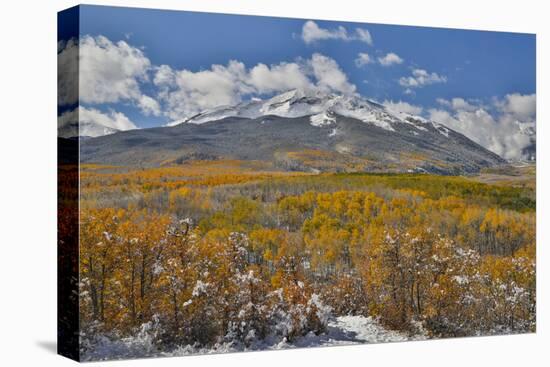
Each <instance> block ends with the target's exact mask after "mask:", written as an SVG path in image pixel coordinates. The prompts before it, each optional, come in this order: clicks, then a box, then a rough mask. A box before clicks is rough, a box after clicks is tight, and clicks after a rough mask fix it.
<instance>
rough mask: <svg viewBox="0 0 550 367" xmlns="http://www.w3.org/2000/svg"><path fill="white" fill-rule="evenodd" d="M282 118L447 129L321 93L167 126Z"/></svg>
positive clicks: (300, 93) (288, 95)
mask: <svg viewBox="0 0 550 367" xmlns="http://www.w3.org/2000/svg"><path fill="white" fill-rule="evenodd" d="M266 115H274V116H279V117H290V118H295V117H304V116H310V120H311V124H312V125H313V126H327V125H330V124H332V123H334V118H333V117H332V116H333V115H340V116H344V117H351V118H354V119H357V120H360V121H363V122H365V123H368V124H372V125H374V126H377V127H380V128H382V129H385V130H388V131H395V129H396V128H398V126H399V125H400V124H403V123H405V124H409V125H412V126H415V127H416V128H417V129H418V130H421V131H422V130H424V131H425V129H426V127H425V125H426V124H431V125H432V126H433V127H435V128H436V129H438V130H439V131H440V133H441V134H443V135H446V134H447V133H448V129H447V128H445V127H444V126H443V125H440V124H438V123H435V122H432V121H427V120H425V119H424V118H422V117H419V116H413V115H410V114H407V113H403V112H398V111H391V110H389V109H388V108H386V107H385V106H383V105H381V104H379V103H376V102H373V101H371V100H368V99H364V98H361V97H359V96H357V95H351V96H349V95H341V94H333V93H323V92H320V91H307V92H306V91H304V90H298V89H294V90H290V91H288V92H285V93H282V94H279V95H276V96H274V97H272V98H270V99H267V100H261V99H253V100H251V101H247V102H243V103H239V104H237V105H235V106H222V107H218V108H215V109H211V110H207V111H203V112H201V113H199V114H197V115H194V116H192V117H189V118H187V119H183V120H178V121H173V122H170V123H168V124H167V125H166V126H177V125H179V124H183V123H192V124H202V123H205V122H208V121H215V120H221V119H224V118H227V117H243V118H249V119H256V118H259V117H261V116H266Z"/></svg>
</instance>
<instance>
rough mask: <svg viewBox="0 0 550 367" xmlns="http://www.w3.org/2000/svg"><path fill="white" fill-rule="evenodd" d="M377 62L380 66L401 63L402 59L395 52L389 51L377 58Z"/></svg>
mask: <svg viewBox="0 0 550 367" xmlns="http://www.w3.org/2000/svg"><path fill="white" fill-rule="evenodd" d="M378 62H379V63H380V65H382V66H391V65H398V64H402V63H403V59H402V58H401V57H399V56H398V55H397V54H395V53H393V52H390V53H388V54H386V55H385V56H383V57H379V58H378Z"/></svg>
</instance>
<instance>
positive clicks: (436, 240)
mask: <svg viewBox="0 0 550 367" xmlns="http://www.w3.org/2000/svg"><path fill="white" fill-rule="evenodd" d="M217 164H218V168H219V165H220V163H217ZM232 164H235V163H232ZM197 170H199V171H197ZM205 170H206V168H204V167H203V168H201V169H199V168H197V166H192V167H191V168H189V172H188V174H187V175H186V173H185V169H184V168H181V167H179V168H164V169H155V170H152V171H147V170H141V171H137V172H128V171H125V172H123V173H120V172H117V171H116V169H114V168H105V167H103V168H102V167H99V168H98V167H88V168H86V169H84V171H83V175H82V177H81V180H82V183H81V188H82V198H83V205H82V208H81V213H80V314H81V319H80V322H81V326H82V329H83V330H84V331H83V336H84V339H85V340H86V343H84V348H93V345H94V340H95V339H94V338H99V337H105V336H106V337H113V338H115V337H122V336H131V335H136V334H138V333H139V332H140V330H142V329H143V327H144V325H148V326H149V327H150V328H152V329H153V331H154V336H155V338H154V340H155V343H156V344H155V345H156V347H158V349H159V350H162V349H163V348H167V347H174V346H178V345H188V344H190V345H201V346H212V345H215V344H216V343H221V342H228V341H230V342H234V343H241V344H242V345H244V346H248V345H250V344H251V343H254V342H255V341H257V340H261V339H263V338H266V337H273V336H277V337H279V338H281V339H283V338H286V340H288V341H292V340H294V339H296V338H299V337H300V336H303V335H306V334H307V333H310V332H313V333H316V334H319V333H323V332H324V331H325V328H326V326H327V320H328V318H329V317H332V316H335V315H365V316H373V317H377V318H378V319H379V320H380V321H381V322H382V323H384V324H385V325H386V326H387V327H389V328H392V329H398V330H403V331H406V332H409V333H418V332H421V331H422V332H425V333H427V334H428V336H433V337H445V336H464V335H485V334H495V333H514V332H529V331H534V330H535V324H536V322H535V321H536V320H535V308H536V298H535V297H536V292H535V290H536V289H535V215H534V195H533V192H532V191H530V189H527V188H517V187H510V186H496V185H487V184H482V183H478V182H473V181H470V180H468V179H465V178H460V177H438V176H428V175H357V174H332V175H309V174H302V173H296V174H288V173H283V172H264V171H262V172H260V173H258V172H257V171H254V170H250V171H248V170H242V169H241V170H237V169H236V168H235V167H234V166H231V172H232V173H231V174H228V173H227V172H226V171H224V170H221V171H220V172H221V173H220V174H216V173H215V172H213V171H211V170H206V171H205ZM214 171H215V170H214Z"/></svg>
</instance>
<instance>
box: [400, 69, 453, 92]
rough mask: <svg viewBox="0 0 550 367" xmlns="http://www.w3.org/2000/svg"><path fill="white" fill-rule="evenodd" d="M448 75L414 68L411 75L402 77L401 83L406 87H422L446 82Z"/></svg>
mask: <svg viewBox="0 0 550 367" xmlns="http://www.w3.org/2000/svg"><path fill="white" fill-rule="evenodd" d="M446 82H447V77H445V76H443V75H439V74H437V73H430V72H428V71H426V70H424V69H414V70H413V71H412V75H411V76H407V77H401V78H400V79H399V84H400V85H401V86H403V87H406V88H421V87H424V86H426V85H430V84H436V83H446Z"/></svg>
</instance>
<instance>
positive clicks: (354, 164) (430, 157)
mask: <svg viewBox="0 0 550 367" xmlns="http://www.w3.org/2000/svg"><path fill="white" fill-rule="evenodd" d="M171 125H172V126H166V127H159V128H152V129H140V130H131V131H122V132H118V133H116V134H111V135H107V136H102V137H98V138H94V139H88V140H86V141H84V142H82V144H81V146H80V147H81V150H80V153H81V156H80V157H81V160H82V161H83V162H96V163H106V164H120V165H128V164H129V165H132V164H138V165H152V166H154V165H160V164H179V163H181V162H185V161H188V160H196V159H199V160H205V159H206V160H211V159H237V160H255V161H263V162H266V163H267V164H269V165H272V166H274V167H276V168H279V169H284V170H300V171H313V172H319V171H366V172H432V173H442V174H462V173H475V172H478V171H479V170H480V169H481V168H483V167H491V166H496V165H501V164H504V163H505V161H504V160H503V159H502V158H501V157H499V156H498V155H496V154H494V153H492V152H490V151H488V150H487V149H485V148H483V147H482V146H480V145H479V144H477V143H475V142H473V141H472V140H470V139H468V138H467V137H465V136H464V135H462V134H460V133H458V132H456V131H454V130H452V129H449V128H447V127H445V126H443V125H440V124H438V123H436V122H432V121H429V120H426V119H424V118H422V117H418V116H413V115H409V114H406V113H400V112H396V111H392V110H390V109H388V108H386V107H384V106H382V105H380V104H378V103H375V102H372V101H369V100H366V99H362V98H360V97H358V96H345V95H336V94H329V93H312V92H310V93H305V92H303V91H299V90H292V91H289V92H287V93H283V94H280V95H277V96H275V97H273V98H270V99H268V100H265V101H262V100H252V101H249V102H245V103H241V104H238V105H236V106H227V107H220V108H216V109H213V110H210V111H205V112H203V113H200V114H197V115H195V116H193V117H191V118H188V119H186V120H184V121H178V122H175V123H173V124H171Z"/></svg>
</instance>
